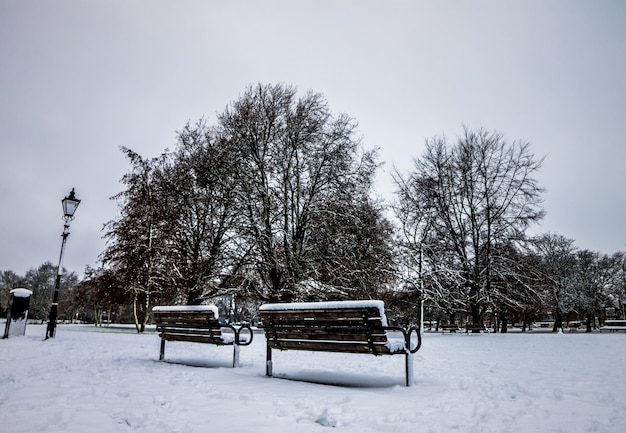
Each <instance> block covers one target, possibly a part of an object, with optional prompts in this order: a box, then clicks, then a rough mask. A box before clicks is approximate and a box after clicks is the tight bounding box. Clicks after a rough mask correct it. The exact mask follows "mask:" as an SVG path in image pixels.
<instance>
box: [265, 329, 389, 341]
mask: <svg viewBox="0 0 626 433" xmlns="http://www.w3.org/2000/svg"><path fill="white" fill-rule="evenodd" d="M265 336H266V337H267V338H274V336H276V337H277V338H279V339H283V338H286V339H296V340H312V341H315V340H337V341H363V342H367V341H368V333H367V332H366V331H365V330H364V329H361V330H352V331H345V332H341V331H338V330H324V329H320V330H298V329H284V330H282V329H276V330H275V332H273V331H272V330H270V329H268V330H266V332H265ZM371 339H372V341H374V342H385V341H387V336H386V334H384V333H382V334H372V335H371Z"/></svg>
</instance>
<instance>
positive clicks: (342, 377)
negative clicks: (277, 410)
mask: <svg viewBox="0 0 626 433" xmlns="http://www.w3.org/2000/svg"><path fill="white" fill-rule="evenodd" d="M272 378H274V379H284V380H290V381H294V382H306V383H314V384H317V385H325V386H338V387H341V388H393V387H394V386H404V385H405V384H404V378H396V377H391V376H365V375H359V374H351V373H343V372H342V373H338V372H336V373H334V372H328V371H312V370H302V371H290V372H287V373H274V374H273V375H272Z"/></svg>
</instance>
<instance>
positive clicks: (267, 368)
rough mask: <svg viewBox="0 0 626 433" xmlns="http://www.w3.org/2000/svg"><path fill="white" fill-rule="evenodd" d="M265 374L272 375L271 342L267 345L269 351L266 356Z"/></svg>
mask: <svg viewBox="0 0 626 433" xmlns="http://www.w3.org/2000/svg"><path fill="white" fill-rule="evenodd" d="M265 375H266V376H271V375H272V348H271V347H270V345H269V344H268V345H267V352H266V356H265Z"/></svg>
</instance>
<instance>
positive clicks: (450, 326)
mask: <svg viewBox="0 0 626 433" xmlns="http://www.w3.org/2000/svg"><path fill="white" fill-rule="evenodd" d="M439 329H441V333H442V334H444V333H446V332H449V333H453V332H456V331H458V330H459V327H458V326H457V325H456V324H455V323H444V324H442V325H439Z"/></svg>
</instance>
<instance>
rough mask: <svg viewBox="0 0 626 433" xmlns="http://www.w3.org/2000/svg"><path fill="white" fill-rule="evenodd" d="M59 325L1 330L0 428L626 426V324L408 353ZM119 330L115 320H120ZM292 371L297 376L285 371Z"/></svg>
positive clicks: (439, 342) (433, 338) (467, 338)
mask: <svg viewBox="0 0 626 433" xmlns="http://www.w3.org/2000/svg"><path fill="white" fill-rule="evenodd" d="M114 331H115V329H114V328H111V329H108V330H99V329H98V330H97V329H96V328H94V327H92V326H87V325H59V326H58V328H57V334H56V338H55V339H53V340H48V341H43V337H44V335H45V326H42V325H28V327H27V332H26V337H11V338H9V339H8V340H0V431H2V432H6V433H20V432H25V433H26V432H28V433H32V432H46V433H53V432H65V433H84V432H107V433H110V432H150V433H158V432H164V433H175V432H180V433H193V432H203V433H211V432H233V433H247V432H250V433H265V432H273V433H276V432H294V431H297V432H298V433H306V432H322V431H327V430H328V429H329V428H335V429H336V430H341V431H345V432H358V433H364V432H394V433H395V432H398V433H401V432H411V433H415V432H463V433H470V432H482V433H486V432H498V433H500V432H515V433H520V432H532V433H537V432H541V433H547V432H567V433H576V432H602V433H612V432H615V433H622V432H624V431H626V334H623V333H622V334H609V335H607V334H592V335H589V334H584V333H582V332H580V333H576V334H569V333H566V334H559V335H553V334H549V333H534V334H520V333H518V334H509V335H502V334H491V335H487V334H480V335H464V334H453V335H441V334H434V333H433V334H426V335H425V336H424V342H423V345H422V349H421V350H420V351H419V352H418V353H417V354H416V356H415V358H414V363H415V364H414V366H415V382H414V385H413V386H412V387H409V388H407V387H405V386H403V381H404V357H403V356H386V357H374V356H369V355H345V354H326V353H312V352H276V351H274V353H273V358H274V373H275V375H276V376H277V377H274V378H267V377H265V375H264V373H265V368H264V364H265V340H264V338H263V336H262V335H261V334H257V335H255V339H254V342H253V343H252V345H250V346H248V347H242V348H241V358H240V362H241V368H238V369H232V368H230V363H231V361H232V348H230V347H216V346H212V345H204V344H192V343H168V344H167V345H166V351H165V357H166V360H167V361H168V362H159V361H158V355H159V338H158V336H157V335H156V334H154V333H148V334H146V335H137V334H134V333H131V332H114ZM118 331H119V329H118ZM286 379H290V380H286Z"/></svg>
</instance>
